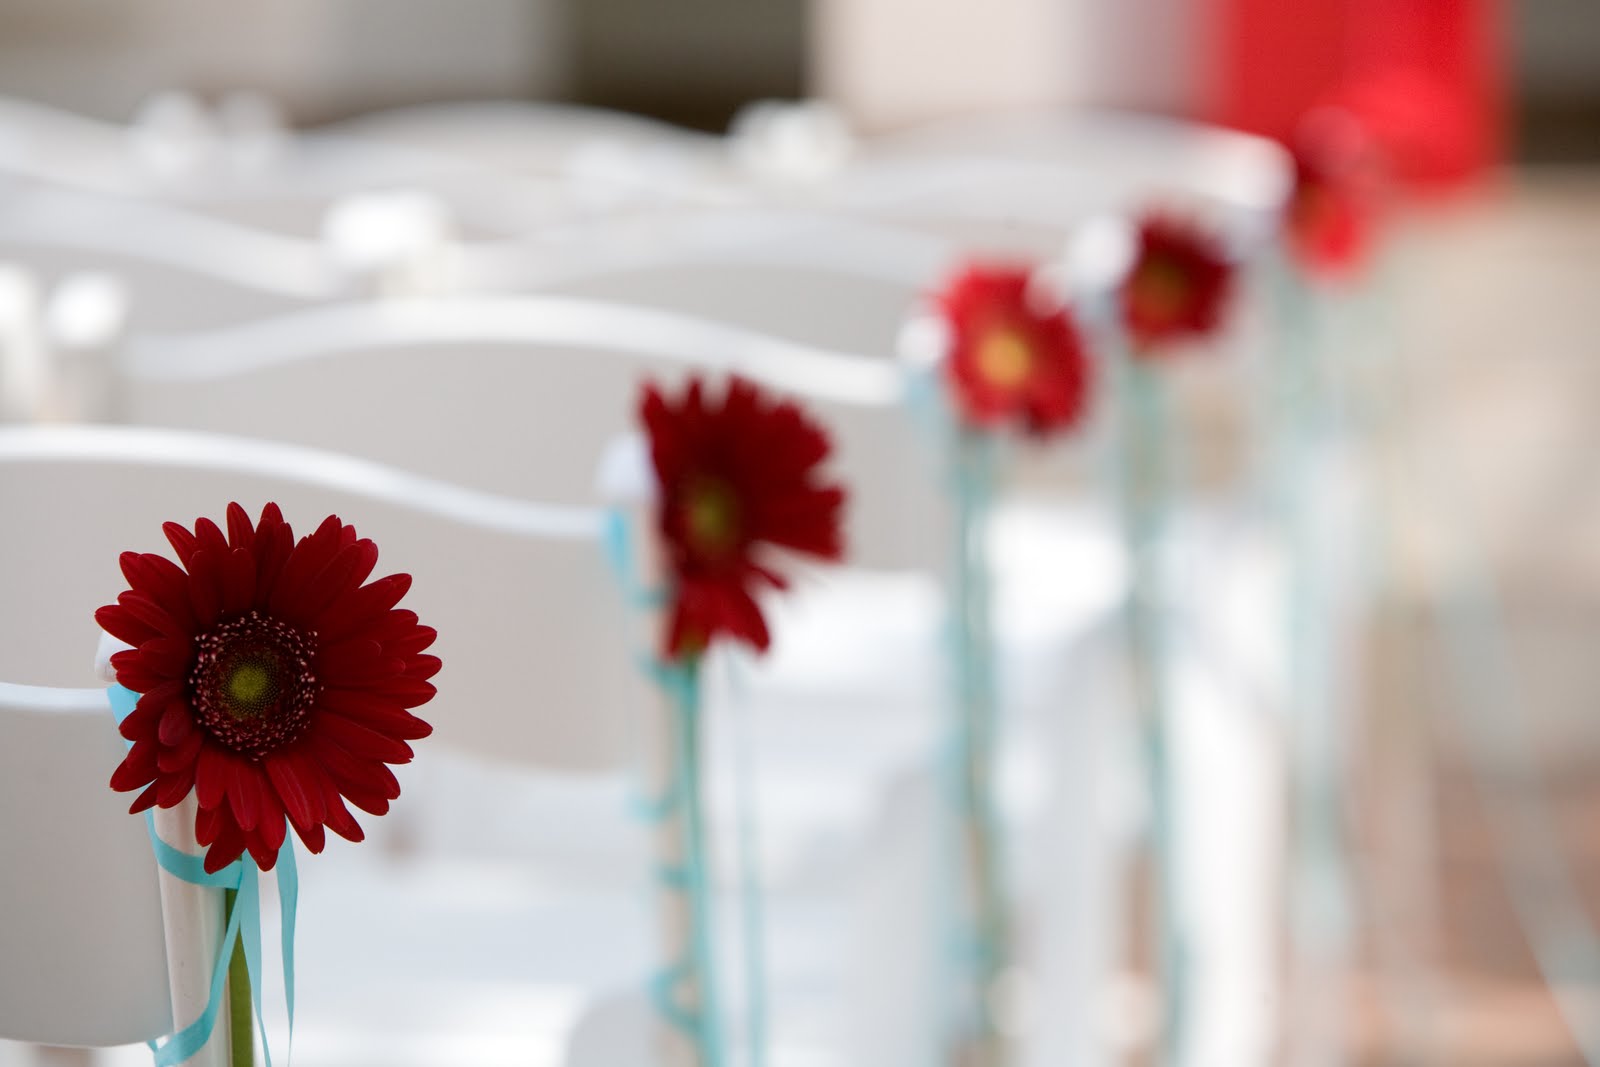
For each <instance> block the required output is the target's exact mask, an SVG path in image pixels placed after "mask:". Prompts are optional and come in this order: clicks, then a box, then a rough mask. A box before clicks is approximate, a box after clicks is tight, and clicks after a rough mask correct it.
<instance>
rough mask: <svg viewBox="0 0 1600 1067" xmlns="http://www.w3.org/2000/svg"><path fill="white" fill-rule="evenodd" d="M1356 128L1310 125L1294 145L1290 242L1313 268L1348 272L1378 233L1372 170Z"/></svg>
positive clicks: (1303, 262) (1325, 272)
mask: <svg viewBox="0 0 1600 1067" xmlns="http://www.w3.org/2000/svg"><path fill="white" fill-rule="evenodd" d="M1357 136H1358V135H1357V134H1356V133H1355V131H1353V130H1348V129H1347V130H1345V131H1343V133H1342V134H1341V133H1340V132H1336V131H1334V130H1332V129H1324V130H1323V131H1322V132H1320V133H1318V132H1316V131H1313V130H1308V131H1307V132H1306V134H1305V135H1304V136H1302V137H1301V138H1299V139H1298V141H1297V142H1296V144H1295V147H1294V192H1293V194H1292V195H1291V197H1290V200H1289V207H1288V213H1287V216H1286V218H1285V227H1286V230H1287V235H1288V240H1289V248H1290V251H1292V252H1293V253H1294V256H1295V258H1296V259H1297V260H1298V261H1299V262H1300V264H1301V265H1302V266H1303V267H1304V268H1305V269H1306V270H1307V271H1309V272H1311V273H1313V274H1318V275H1323V276H1337V275H1342V274H1347V273H1349V272H1350V271H1352V270H1354V269H1355V268H1357V267H1359V266H1360V265H1361V263H1362V261H1363V260H1364V258H1365V256H1366V252H1367V247H1368V245H1369V243H1370V239H1371V236H1372V228H1373V222H1374V209H1375V207H1376V204H1375V201H1374V195H1373V187H1372V185H1373V183H1372V181H1371V171H1370V169H1369V168H1367V167H1366V166H1365V165H1364V161H1363V156H1364V155H1365V154H1366V153H1365V152H1364V151H1363V148H1362V146H1361V144H1360V142H1359V141H1358V140H1355V139H1354V138H1355V137H1357Z"/></svg>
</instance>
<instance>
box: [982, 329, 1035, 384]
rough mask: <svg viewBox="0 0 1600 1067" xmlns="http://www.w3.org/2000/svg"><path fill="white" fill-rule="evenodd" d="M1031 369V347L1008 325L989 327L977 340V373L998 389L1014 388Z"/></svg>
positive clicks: (1025, 378)
mask: <svg viewBox="0 0 1600 1067" xmlns="http://www.w3.org/2000/svg"><path fill="white" fill-rule="evenodd" d="M1032 371H1033V348H1032V346H1030V345H1029V344H1028V341H1027V339H1026V338H1024V337H1023V336H1022V335H1021V334H1020V333H1018V332H1017V331H1016V330H1015V329H1012V328H1011V327H1009V326H1005V327H1001V328H999V329H995V330H991V331H990V332H989V333H988V334H987V335H985V336H984V338H983V340H982V341H981V342H980V343H979V344H978V373H979V374H981V375H983V377H984V378H985V379H987V380H988V382H989V384H990V385H993V386H995V387H996V388H999V389H1015V388H1016V387H1017V386H1019V385H1021V384H1022V383H1023V382H1025V381H1027V380H1028V375H1029V374H1030V373H1031V372H1032Z"/></svg>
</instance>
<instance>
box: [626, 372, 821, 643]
mask: <svg viewBox="0 0 1600 1067" xmlns="http://www.w3.org/2000/svg"><path fill="white" fill-rule="evenodd" d="M639 411H640V417H641V419H642V420H643V422H644V426H645V430H646V432H647V433H648V435H649V438H650V456H651V460H652V462H653V463H654V465H655V471H656V477H657V478H658V480H659V482H660V490H661V492H660V498H659V501H658V504H657V513H656V523H657V528H658V530H659V532H660V535H661V539H662V542H663V544H664V546H665V553H664V556H665V559H664V562H665V564H666V570H667V580H668V583H669V591H670V597H671V601H670V611H669V616H668V620H667V625H666V633H665V638H664V644H665V647H666V653H667V655H668V656H671V657H674V658H679V657H692V656H695V655H697V654H699V653H700V652H701V651H702V650H703V649H704V648H705V647H706V646H707V645H708V644H709V643H710V642H711V641H712V640H714V639H715V638H716V637H718V636H719V635H727V636H729V637H733V638H737V639H739V640H742V641H746V642H748V643H749V644H751V645H752V646H754V647H755V648H757V649H761V650H764V649H766V647H767V645H768V643H769V640H770V638H769V635H768V633H767V624H766V621H765V620H764V619H763V618H762V615H761V608H760V607H759V605H757V603H756V601H755V598H754V596H753V595H752V589H753V587H754V586H755V584H756V583H757V582H758V581H761V582H765V583H767V584H768V585H771V586H774V587H776V588H780V589H781V588H784V586H785V585H786V583H785V581H784V579H783V577H782V576H781V575H779V574H778V573H776V572H775V571H773V570H772V569H771V567H770V565H769V561H768V560H767V559H766V552H767V550H768V549H771V548H778V549H787V550H789V551H791V552H798V553H802V554H805V555H809V556H815V557H817V558H819V559H838V558H839V557H840V556H841V555H842V554H843V547H844V546H843V539H842V536H841V533H840V529H839V524H840V518H841V514H842V511H843V507H844V499H845V494H844V490H843V489H842V488H840V487H839V486H837V485H834V484H831V483H829V482H826V481H824V480H823V479H822V477H821V473H820V471H819V469H818V468H819V467H820V465H821V464H822V461H823V460H824V459H826V458H827V455H828V452H829V447H830V446H829V443H828V437H827V435H826V434H825V433H824V432H823V430H822V428H821V427H819V426H818V425H817V424H816V423H815V422H813V421H812V420H811V419H810V418H808V417H807V416H806V414H805V413H804V412H802V411H801V410H800V408H799V406H798V405H796V404H794V403H792V402H789V401H782V400H778V399H776V398H774V397H770V396H768V395H766V394H764V393H763V392H762V391H761V390H759V389H757V388H756V386H754V385H752V384H751V383H750V382H748V381H745V380H743V379H741V378H738V377H735V378H733V379H731V380H730V381H729V383H728V388H727V392H726V393H725V394H724V395H723V396H722V397H720V398H718V397H713V396H710V395H708V390H707V388H706V386H705V385H704V383H703V382H701V381H700V380H699V379H698V378H696V379H693V380H691V381H690V382H689V385H688V388H687V389H686V390H685V392H684V394H683V396H682V397H681V399H679V400H677V401H676V402H674V401H673V400H671V399H669V398H667V397H665V396H663V395H662V393H661V391H660V390H658V389H657V388H656V387H655V386H654V385H646V386H645V388H644V394H643V398H642V400H641V403H640V406H639Z"/></svg>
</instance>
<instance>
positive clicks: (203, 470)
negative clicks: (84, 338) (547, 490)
mask: <svg viewBox="0 0 1600 1067" xmlns="http://www.w3.org/2000/svg"><path fill="white" fill-rule="evenodd" d="M0 499H4V500H5V501H6V506H7V514H8V516H9V517H10V518H9V521H8V522H7V524H6V528H5V531H4V534H3V539H4V543H5V546H6V551H5V555H6V558H7V559H9V560H12V561H16V562H13V563H12V564H10V565H9V567H8V570H10V571H11V573H10V575H9V577H8V581H7V585H6V589H7V601H8V603H11V604H27V605H28V606H29V609H28V615H27V618H28V619H29V620H32V622H31V625H21V624H22V622H23V620H22V619H21V618H18V617H16V616H15V615H13V616H12V617H11V621H10V624H9V625H8V627H7V629H8V632H7V634H6V640H5V641H4V642H0V643H3V645H4V648H0V678H6V679H8V680H12V681H15V682H21V683H27V684H34V685H73V684H82V683H83V682H85V681H87V680H88V679H87V678H86V673H87V670H88V666H87V664H86V663H85V661H84V658H83V657H82V656H80V655H78V654H77V652H78V651H79V649H81V648H82V647H83V644H82V642H85V641H87V640H88V639H89V638H91V637H93V635H94V630H93V625H92V615H93V612H94V609H95V608H96V607H98V606H100V605H101V604H102V603H109V602H110V599H111V598H113V597H114V596H115V594H116V592H117V590H118V589H120V588H121V585H120V584H119V583H120V582H121V578H120V577H119V575H118V571H117V557H118V555H119V553H121V552H123V551H125V550H129V549H133V550H141V551H160V550H161V545H162V544H163V540H162V537H161V532H160V531H161V523H162V522H163V521H166V520H168V519H177V520H179V521H192V520H193V519H194V518H195V517H196V516H199V515H208V514H213V513H218V509H219V508H220V507H221V506H222V505H224V504H226V503H227V502H228V501H229V500H234V499H238V500H241V501H250V502H252V503H256V504H257V506H259V503H260V502H264V501H266V500H277V501H278V503H279V504H280V505H282V506H283V508H284V511H285V514H286V515H287V516H289V517H290V518H291V521H292V522H297V523H298V524H299V525H300V526H306V524H308V523H314V522H318V521H320V520H321V519H322V517H323V516H325V515H328V514H330V513H336V512H341V511H347V512H350V514H349V515H348V516H347V517H348V518H349V519H350V520H351V521H356V519H357V516H358V515H359V520H360V521H359V523H358V526H359V528H360V529H361V531H362V533H363V534H364V535H370V536H371V537H373V539H374V540H376V541H377V542H378V543H379V545H380V546H382V549H383V552H384V558H383V565H385V566H390V567H393V568H396V569H406V570H410V571H411V572H412V573H413V574H414V575H415V577H416V588H415V591H414V592H413V593H412V594H411V595H410V596H409V597H408V599H407V604H408V606H411V607H413V608H414V609H415V610H416V611H417V612H418V613H419V614H420V615H421V616H422V617H423V618H424V619H425V620H427V621H428V623H429V624H430V625H434V626H436V627H437V628H438V630H439V633H440V637H439V642H438V645H437V651H438V654H439V655H440V656H441V657H443V659H444V660H445V662H446V664H447V665H448V666H447V668H446V671H447V673H446V675H445V678H446V679H447V682H446V683H442V684H441V695H440V697H439V698H438V703H437V704H435V705H430V710H431V711H433V716H434V718H436V720H437V723H436V725H437V726H438V735H439V737H440V738H441V740H443V741H445V742H447V743H449V744H452V745H455V746H456V747H462V748H468V749H471V750H474V751H477V752H481V753H483V754H485V755H487V756H489V757H490V758H494V759H499V760H505V761H516V762H521V763H532V764H535V765H541V764H543V765H549V766H554V767H562V768H568V769H582V768H609V767H616V766H618V765H619V763H620V761H621V760H622V759H624V758H625V753H626V746H625V742H626V737H627V731H626V728H625V725H624V720H625V714H626V713H625V711H624V710H622V709H626V708H628V707H629V706H631V703H633V702H636V701H637V698H638V693H639V692H640V691H641V687H642V682H636V677H637V672H636V671H634V669H633V666H632V663H631V662H630V660H629V654H628V651H627V649H626V648H624V647H622V646H623V642H621V641H619V640H617V634H618V627H619V625H620V618H621V615H620V611H621V609H620V605H619V601H618V598H617V597H615V596H612V595H610V594H611V588H610V581H611V579H610V577H609V574H608V570H607V567H608V564H607V562H606V559H605V554H604V552H603V551H602V548H603V545H602V540H601V539H602V535H603V526H604V521H603V515H602V514H601V513H600V512H598V511H596V510H593V509H582V508H573V507H546V506H541V505H536V504H528V503H521V502H517V501H513V500H510V499H507V498H503V497H495V496H493V495H491V494H486V493H479V492H474V491H471V490H466V489H461V488H458V487H454V486H450V485H447V484H444V483H440V482H436V481H432V480H429V479H426V478H421V477H416V476H413V475H410V474H407V473H404V472H401V471H398V470H395V469H393V468H389V467H384V466H380V465H377V464H374V463H370V462H365V461H362V460H358V459H354V458H350V457H345V456H339V455H334V454H325V453H319V452H313V451H310V450H307V449H300V448H294V447H290V446H283V445H274V444H269V443H265V442H252V441H244V440H234V439H229V438H221V437H212V436H206V435H192V434H182V433H170V432H162V431H156V430H137V429H124V428H99V427H60V428H33V429H27V428H23V429H13V430H3V431H0ZM353 509H359V511H355V510H353ZM308 528H309V527H308ZM21 561H27V563H26V565H18V564H19V563H20V562H21ZM530 604H537V605H539V607H538V610H530ZM74 633H76V634H80V635H81V640H80V641H79V642H77V643H76V644H77V647H76V648H75V647H72V646H73V645H74V642H71V641H67V640H63V635H71V634H74ZM530 649H532V650H536V658H535V659H534V660H533V662H535V663H546V661H548V662H547V665H546V666H545V667H544V668H542V669H539V670H537V672H536V674H533V675H531V676H530V662H529V656H530V651H529V650H530ZM508 703H510V704H511V705H513V706H515V708H516V711H515V712H514V713H513V712H508V710H507V708H508Z"/></svg>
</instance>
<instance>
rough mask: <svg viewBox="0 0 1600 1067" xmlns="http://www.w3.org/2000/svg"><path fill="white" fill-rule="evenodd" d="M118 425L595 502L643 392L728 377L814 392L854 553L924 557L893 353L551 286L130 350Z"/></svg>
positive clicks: (925, 473)
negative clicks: (287, 445) (851, 350)
mask: <svg viewBox="0 0 1600 1067" xmlns="http://www.w3.org/2000/svg"><path fill="white" fill-rule="evenodd" d="M125 357H126V358H125V359H124V360H123V361H122V366H121V371H122V373H123V375H124V380H123V381H122V383H121V386H120V392H121V395H122V402H123V406H122V409H121V413H122V415H123V417H125V418H126V419H128V420H129V421H132V422H140V423H147V424H154V425H165V426H183V427H188V428H193V429H202V430H212V431H229V432H235V433H244V434H249V435H252V436H257V437H273V438H276V439H279V440H291V441H295V442H297V443H302V444H309V445H314V446H316V447H319V448H329V449H335V450H339V451H344V452H350V453H353V454H361V455H367V456H370V457H373V458H378V459H382V460H383V461H384V462H388V463H394V464H396V465H398V466H401V467H404V468H405V469H407V470H414V471H417V472H420V473H424V474H428V475H431V476H434V477H440V478H445V479H448V480H450V481H452V482H457V483H460V484H465V485H470V486H473V487H475V488H479V489H484V490H488V491H492V492H499V493H507V494H512V495H517V496H522V497H524V498H530V499H538V500H548V501H554V502H560V503H566V504H584V503H587V502H589V501H591V500H593V479H594V471H595V463H596V460H597V457H598V456H599V455H600V454H601V452H602V450H603V449H604V447H605V446H606V445H607V443H608V442H609V441H610V440H611V439H613V438H614V437H615V436H616V435H617V434H619V433H622V432H626V431H627V430H629V429H630V428H631V427H632V426H633V425H634V423H635V419H634V411H633V408H634V405H635V403H636V399H637V396H638V391H639V384H640V382H641V381H642V380H644V379H646V378H651V379H656V380H658V381H661V382H662V383H663V384H667V385H673V384H674V383H675V382H676V381H678V380H680V379H682V378H683V377H684V376H685V375H687V374H688V373H689V372H690V371H692V370H694V369H696V368H702V369H711V370H730V371H737V372H739V373H741V374H744V375H746V376H748V377H750V378H753V379H755V380H757V381H760V382H763V383H765V384H767V385H769V386H773V387H776V388H777V389H779V390H782V391H783V392H786V393H789V394H793V395H798V396H801V397H802V398H804V399H805V400H806V401H808V403H809V405H810V406H812V407H813V408H814V409H815V410H816V411H817V412H818V414H819V416H820V417H821V418H822V420H823V421H824V422H825V423H826V424H827V425H828V426H829V428H830V429H831V431H832V433H833V436H834V438H835V441H836V444H837V447H838V456H837V462H836V465H835V469H836V470H837V471H838V472H839V473H840V475H841V476H842V477H843V479H844V480H845V481H846V483H847V484H848V485H849V486H850V488H851V493H852V503H851V507H850V509H849V516H850V518H849V520H848V522H849V526H848V528H847V538H848V544H849V555H850V559H851V560H852V561H854V562H856V563H858V564H860V565H864V566H870V567H887V568H904V567H916V568H921V567H925V566H931V565H935V564H936V563H938V562H942V557H940V558H938V559H934V558H932V552H933V551H934V550H935V549H936V546H937V541H938V539H937V538H934V537H930V536H929V529H930V528H933V527H932V526H931V525H930V515H931V514H933V509H935V508H937V507H939V506H940V505H939V503H938V495H937V493H936V492H935V490H936V488H937V487H936V486H935V485H934V484H933V477H932V472H931V470H930V469H928V464H929V459H928V457H929V456H930V455H931V453H932V450H931V449H929V448H927V447H926V442H925V441H923V440H922V433H923V429H922V427H920V426H918V425H917V424H916V420H915V419H913V418H912V417H911V416H910V415H909V414H908V412H907V411H905V410H904V408H903V400H904V395H905V390H906V388H907V379H906V375H905V371H904V369H903V367H902V365H901V364H899V363H898V362H896V361H895V360H892V359H888V358H884V359H881V360H876V359H869V358H866V357H859V356H848V355H842V354H839V353H834V352H825V351H819V350H816V349H810V348H805V347H803V346H799V345H795V344H792V343H789V342H784V341H779V340H776V339H774V338H771V337H768V336H765V335H762V334H756V333H753V332H751V331H748V330H742V329H738V328H734V327H730V326H726V325H721V324H717V323H713V322H708V321H705V320H701V319H694V318H690V317H687V316H683V315H675V314H671V313H667V312H660V311H651V310H648V309H643V308H638V307H629V306H626V305H619V304H607V303H601V302H597V301H587V300H580V299H573V298H565V297H507V298H477V299H460V300H447V301H420V302H393V303H388V302H386V303H382V304H373V305H339V306H332V307H327V308H321V309H317V310H313V311H310V312H305V313H301V314H296V315H290V316H284V317H281V318H279V319H275V320H268V321H266V322H261V323H256V324H254V325H252V326H249V327H244V328H240V329H235V330H224V331H217V332H215V333H211V334H202V335H193V336H189V337H183V338H168V339H158V338H146V339H144V340H142V341H140V342H138V343H136V344H135V345H133V346H131V347H130V348H129V349H128V351H127V352H126V353H125Z"/></svg>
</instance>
